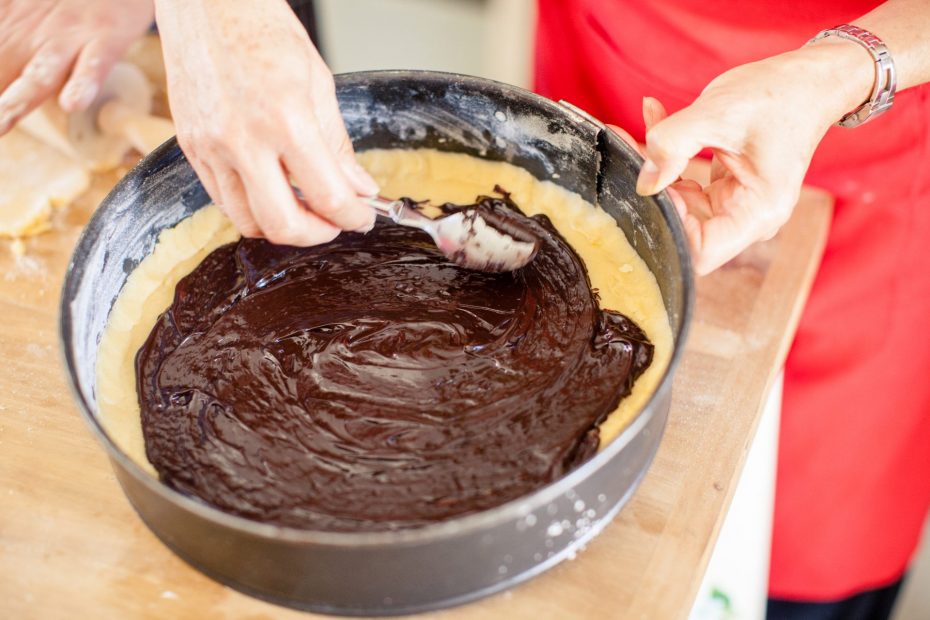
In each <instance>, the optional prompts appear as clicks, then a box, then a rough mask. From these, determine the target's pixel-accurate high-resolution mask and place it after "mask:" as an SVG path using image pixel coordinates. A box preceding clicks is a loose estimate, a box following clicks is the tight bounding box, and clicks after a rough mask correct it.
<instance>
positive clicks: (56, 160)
mask: <svg viewBox="0 0 930 620" xmlns="http://www.w3.org/2000/svg"><path fill="white" fill-rule="evenodd" d="M88 187H90V175H89V174H88V172H87V171H86V170H85V169H84V167H83V166H81V165H80V164H79V163H77V162H76V161H75V160H73V159H71V158H69V157H66V156H65V155H63V154H61V153H59V152H58V151H57V150H55V149H54V148H52V147H51V146H49V145H47V144H45V143H43V142H41V141H39V140H36V139H35V138H33V137H32V136H30V135H28V134H27V133H26V132H24V131H22V130H21V129H13V130H12V131H10V132H9V133H8V134H6V135H5V136H2V137H0V237H24V236H28V235H35V234H38V233H41V232H44V231H46V230H48V228H49V226H50V219H51V216H52V207H58V206H65V205H67V204H69V203H70V202H72V201H73V200H75V199H76V198H77V197H78V196H80V195H81V194H83V193H84V192H85V191H87V188H88Z"/></svg>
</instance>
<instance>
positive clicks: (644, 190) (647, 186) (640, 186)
mask: <svg viewBox="0 0 930 620" xmlns="http://www.w3.org/2000/svg"><path fill="white" fill-rule="evenodd" d="M658 182H659V167H658V166H656V165H655V163H654V162H653V161H652V160H651V159H648V158H647V159H646V161H644V162H643V167H642V169H641V170H640V171H639V178H638V179H637V180H636V193H637V194H639V195H640V196H651V195H652V194H655V193H656V184H657V183H658Z"/></svg>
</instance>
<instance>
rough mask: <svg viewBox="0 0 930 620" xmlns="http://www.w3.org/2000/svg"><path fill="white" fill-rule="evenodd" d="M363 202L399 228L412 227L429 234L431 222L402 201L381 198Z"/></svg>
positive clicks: (376, 197)
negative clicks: (398, 225) (399, 226)
mask: <svg viewBox="0 0 930 620" xmlns="http://www.w3.org/2000/svg"><path fill="white" fill-rule="evenodd" d="M364 200H365V202H366V203H367V204H368V205H369V206H370V207H371V208H372V209H374V210H375V212H376V213H378V214H379V215H383V216H384V217H386V218H389V219H390V220H392V221H393V222H395V223H397V224H400V225H401V226H412V227H414V228H419V229H420V230H425V231H427V232H430V230H431V229H432V227H433V220H432V219H431V218H429V217H427V216H425V215H423V214H422V213H420V212H419V211H417V210H416V209H411V208H410V207H408V206H407V204H406V203H404V201H402V200H388V199H387V198H382V197H381V196H373V197H370V198H365V199H364Z"/></svg>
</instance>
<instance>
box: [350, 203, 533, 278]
mask: <svg viewBox="0 0 930 620" xmlns="http://www.w3.org/2000/svg"><path fill="white" fill-rule="evenodd" d="M365 201H366V202H367V203H368V204H369V205H370V206H371V207H372V208H373V209H374V210H375V211H376V212H377V213H378V214H379V215H383V216H384V217H387V218H390V219H391V220H392V221H393V222H395V223H396V224H400V225H401V226H411V227H413V228H419V229H420V230H422V231H424V232H425V233H427V234H428V235H429V236H430V237H432V238H433V241H435V242H436V247H438V248H439V251H440V252H442V253H443V254H444V255H445V256H446V258H448V259H449V260H451V261H452V262H454V263H456V264H457V265H460V266H462V267H465V268H467V269H474V270H477V271H485V272H488V273H500V272H503V271H514V270H516V269H519V268H521V267H523V266H525V265H526V264H527V263H529V262H530V261H531V260H533V257H534V256H536V251H537V249H538V248H539V240H538V239H536V238H534V236H533V235H532V234H529V233H527V234H522V233H521V232H520V231H513V232H512V231H509V230H507V229H506V228H503V229H502V227H501V226H500V225H497V222H495V221H493V220H491V218H489V217H488V216H487V215H485V214H483V213H481V212H480V211H478V209H465V210H463V211H458V212H456V213H452V214H450V215H445V216H442V217H437V218H436V219H432V218H430V217H427V216H426V215H423V214H422V213H420V212H419V211H418V210H417V209H414V208H412V207H409V206H408V205H407V204H406V203H404V202H403V201H401V200H387V199H385V198H381V197H373V198H366V199H365ZM489 220H491V221H490V222H489Z"/></svg>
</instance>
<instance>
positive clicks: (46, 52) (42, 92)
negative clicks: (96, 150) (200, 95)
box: [0, 0, 153, 135]
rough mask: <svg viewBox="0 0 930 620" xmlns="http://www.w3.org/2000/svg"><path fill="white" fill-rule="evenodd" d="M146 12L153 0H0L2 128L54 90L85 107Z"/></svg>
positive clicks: (69, 106)
mask: <svg viewBox="0 0 930 620" xmlns="http://www.w3.org/2000/svg"><path fill="white" fill-rule="evenodd" d="M152 18H153V7H152V0H0V93H2V94H0V135H3V134H5V133H6V132H7V131H9V130H10V129H11V128H12V127H13V125H15V124H16V122H17V121H18V120H19V119H20V118H22V117H23V116H25V115H26V114H28V113H29V112H30V111H32V110H33V109H34V108H36V107H37V106H38V105H39V104H41V103H42V102H43V101H45V100H46V99H48V98H49V97H52V96H54V94H55V93H57V92H58V91H59V89H61V95H60V97H59V102H60V104H61V107H62V108H64V109H65V110H66V111H69V112H74V111H79V110H83V109H85V108H86V107H87V106H88V105H90V103H91V102H92V101H93V100H94V97H95V96H96V95H97V92H98V91H99V90H100V86H101V84H102V83H103V80H104V78H106V75H107V73H108V72H109V71H110V68H111V67H112V66H113V64H114V63H115V62H116V61H117V60H119V59H120V58H122V56H123V54H124V53H125V51H126V48H128V47H129V45H130V44H131V43H132V42H133V41H135V40H136V39H137V38H138V37H139V36H141V35H142V34H143V33H144V32H145V31H146V29H147V28H148V27H149V25H151V23H152ZM62 86H64V88H62Z"/></svg>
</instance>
